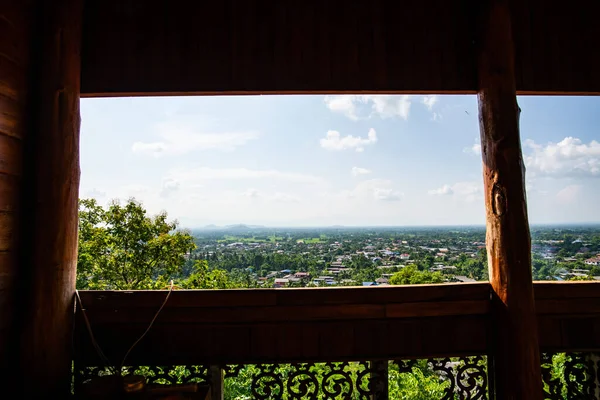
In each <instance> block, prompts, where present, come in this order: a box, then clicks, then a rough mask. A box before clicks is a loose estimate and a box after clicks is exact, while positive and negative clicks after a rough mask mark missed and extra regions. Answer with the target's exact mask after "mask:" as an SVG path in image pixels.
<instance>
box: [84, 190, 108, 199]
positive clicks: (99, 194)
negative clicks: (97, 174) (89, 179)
mask: <svg viewBox="0 0 600 400" xmlns="http://www.w3.org/2000/svg"><path fill="white" fill-rule="evenodd" d="M81 194H82V196H80V197H81V198H82V199H84V198H93V199H96V200H102V199H105V198H106V192H105V191H102V190H98V189H96V188H93V189H91V190H82V191H81Z"/></svg>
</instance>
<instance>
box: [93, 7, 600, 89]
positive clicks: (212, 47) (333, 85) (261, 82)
mask: <svg viewBox="0 0 600 400" xmlns="http://www.w3.org/2000/svg"><path fill="white" fill-rule="evenodd" d="M481 3H482V2H481V1H478V0H455V1H450V0H430V1H422V0H405V1H398V0H355V1H349V0H302V1H297V0H223V1H218V0H213V1H197V0H196V1H188V0H86V2H85V5H86V6H85V7H86V8H85V16H84V36H83V49H82V52H83V59H82V62H83V65H82V92H83V93H82V94H83V96H111V95H149V94H180V93H247V92H250V93H305V92H313V93H314V92H361V91H367V92H397V93H427V92H435V93H474V92H475V91H476V90H477V76H476V54H477V43H478V40H477V32H478V23H479V20H478V15H479V8H480V4H481ZM512 13H513V34H514V39H515V51H516V74H517V90H518V91H519V92H520V93H523V94H556V93H569V94H586V93H587V94H598V93H600V73H599V71H600V51H598V50H599V47H600V46H599V45H600V24H598V22H597V17H598V15H599V14H600V2H599V1H597V0H581V1H574V2H570V3H569V2H566V3H565V2H553V1H544V0H521V1H517V0H515V1H514V2H513V4H512Z"/></svg>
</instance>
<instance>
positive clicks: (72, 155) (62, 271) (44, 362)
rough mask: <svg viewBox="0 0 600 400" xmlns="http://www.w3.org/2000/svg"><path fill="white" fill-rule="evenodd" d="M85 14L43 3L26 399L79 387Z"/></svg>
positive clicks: (27, 195)
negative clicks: (75, 380)
mask: <svg viewBox="0 0 600 400" xmlns="http://www.w3.org/2000/svg"><path fill="white" fill-rule="evenodd" d="M82 11H83V9H82V1H81V0H38V1H36V2H35V14H36V18H37V19H36V24H35V25H34V26H35V28H34V32H33V33H34V37H33V41H32V69H31V72H30V77H31V84H30V87H31V97H30V99H31V102H30V103H31V105H30V110H29V119H30V121H31V129H30V131H29V135H28V138H27V143H26V151H25V153H24V155H25V160H24V165H25V171H24V179H23V188H24V189H23V199H22V201H23V210H24V212H23V215H22V217H21V226H22V228H23V233H22V240H21V244H22V252H21V262H20V271H19V276H18V282H19V288H20V290H19V292H18V294H19V306H20V308H19V311H20V315H19V317H20V321H19V330H18V332H19V336H20V337H19V338H18V340H19V339H20V347H19V353H20V357H19V360H18V367H17V368H18V376H19V378H20V379H19V381H18V382H15V384H16V386H14V387H16V388H17V389H18V391H19V397H22V398H67V397H68V396H69V393H70V387H71V347H72V343H71V334H72V329H73V297H74V291H75V272H76V266H77V223H78V214H77V213H78V191H79V125H80V117H79V81H80V40H81V18H82ZM15 361H17V360H15Z"/></svg>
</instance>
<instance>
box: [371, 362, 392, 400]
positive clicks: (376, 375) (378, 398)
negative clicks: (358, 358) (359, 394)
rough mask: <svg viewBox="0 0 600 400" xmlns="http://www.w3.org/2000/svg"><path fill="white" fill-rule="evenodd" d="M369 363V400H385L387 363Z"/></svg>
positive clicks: (386, 393) (387, 392)
mask: <svg viewBox="0 0 600 400" xmlns="http://www.w3.org/2000/svg"><path fill="white" fill-rule="evenodd" d="M369 363H370V364H371V379H370V380H369V386H370V387H369V389H370V390H371V396H370V400H384V399H386V400H387V399H388V398H389V384H388V380H389V377H388V374H389V361H388V360H376V361H370V362H369Z"/></svg>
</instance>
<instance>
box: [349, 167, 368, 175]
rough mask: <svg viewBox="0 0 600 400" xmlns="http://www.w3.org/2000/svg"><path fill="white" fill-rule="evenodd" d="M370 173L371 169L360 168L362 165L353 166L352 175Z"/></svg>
mask: <svg viewBox="0 0 600 400" xmlns="http://www.w3.org/2000/svg"><path fill="white" fill-rule="evenodd" d="M370 173H371V170H370V169H366V168H360V167H352V176H359V175H368V174H370Z"/></svg>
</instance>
